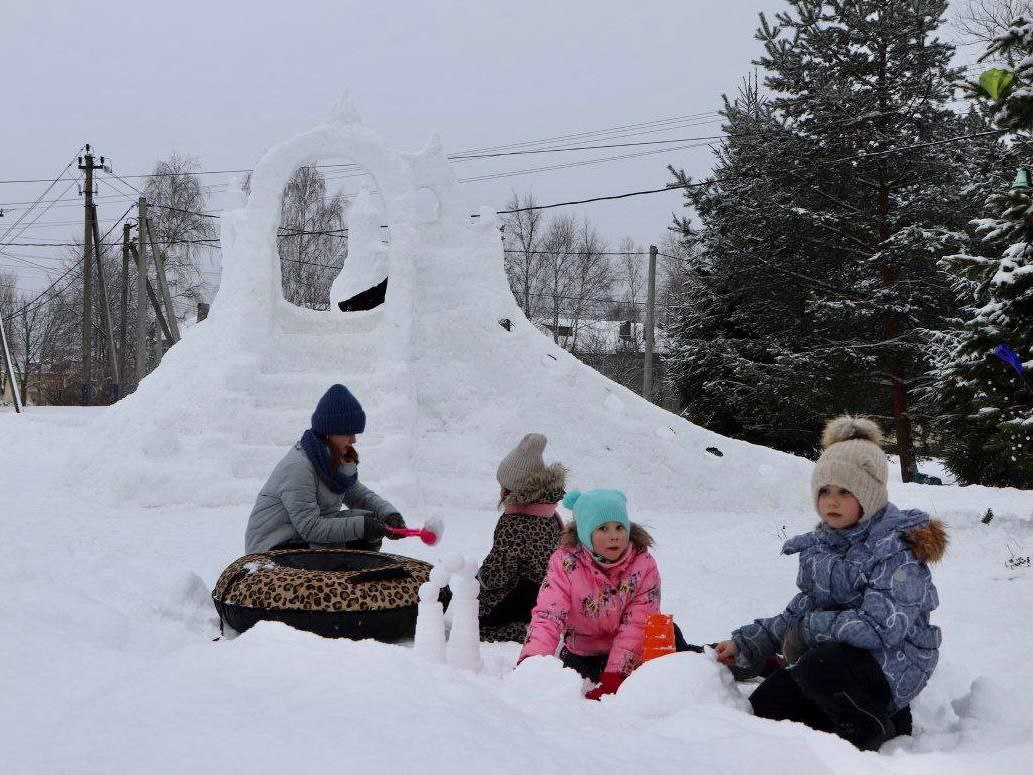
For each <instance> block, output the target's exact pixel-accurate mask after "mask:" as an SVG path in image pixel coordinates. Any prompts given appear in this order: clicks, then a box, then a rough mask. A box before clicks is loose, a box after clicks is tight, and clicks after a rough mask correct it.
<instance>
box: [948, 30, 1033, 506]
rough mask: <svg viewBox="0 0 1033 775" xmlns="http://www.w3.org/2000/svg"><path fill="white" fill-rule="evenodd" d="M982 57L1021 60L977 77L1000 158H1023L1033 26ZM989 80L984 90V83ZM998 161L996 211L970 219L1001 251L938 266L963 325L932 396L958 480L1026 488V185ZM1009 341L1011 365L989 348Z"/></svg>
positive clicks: (1032, 416)
mask: <svg viewBox="0 0 1033 775" xmlns="http://www.w3.org/2000/svg"><path fill="white" fill-rule="evenodd" d="M989 53H1002V54H1004V55H1005V56H1007V57H1009V59H1010V60H1011V61H1016V60H1017V61H1019V62H1020V64H1019V66H1018V67H1016V68H1015V69H1014V70H1000V71H998V72H997V74H996V75H997V76H998V77H1000V76H1001V74H1002V73H1003V74H1005V75H1009V74H1010V76H1011V77H1010V78H1008V77H1004V78H1003V88H1002V89H998V88H997V87H998V86H1001V85H1002V81H1001V80H998V82H997V84H995V83H994V82H993V76H992V77H991V78H990V79H988V78H986V77H984V78H983V79H981V80H982V82H983V84H984V86H983V87H982V88H981V89H979V90H978V91H977V94H979V96H981V97H982V98H983V99H985V100H987V101H988V103H989V108H990V110H991V111H992V114H993V116H994V123H995V124H996V125H997V126H999V127H1000V128H1001V129H1005V130H1008V131H1009V132H1011V133H1013V134H1014V137H1013V138H1012V140H1013V142H1012V143H1010V144H1009V145H1008V147H1007V154H1006V159H1007V160H1011V161H1012V164H1015V163H1016V162H1018V161H1020V160H1021V159H1027V160H1028V159H1029V158H1030V152H1031V151H1033V141H1031V138H1030V136H1029V133H1030V131H1031V130H1033V97H1031V94H1033V92H1031V87H1033V57H1030V54H1033V22H1030V21H1028V20H1025V19H1021V18H1020V19H1017V20H1016V21H1015V22H1013V24H1012V25H1011V27H1010V29H1009V31H1008V33H1007V35H1006V36H1005V37H1004V38H1003V39H1002V40H1000V41H999V42H998V43H997V44H995V45H994V46H993V47H992V48H991V52H989ZM987 86H989V88H987ZM1012 169H1013V168H1010V167H1009V166H1004V165H998V166H997V168H996V170H995V172H996V174H994V175H988V176H987V178H986V179H987V180H990V181H992V182H993V184H994V187H995V188H996V190H995V191H994V192H993V193H991V194H990V196H989V197H988V200H987V210H988V212H995V213H998V215H997V216H996V217H990V218H985V219H982V220H980V221H978V222H977V224H976V225H977V229H978V231H979V232H981V233H982V234H983V235H984V237H985V239H986V241H988V242H990V243H991V244H996V245H1004V246H1005V247H1004V249H1003V251H1002V252H1000V254H999V255H998V257H996V258H988V257H985V256H981V255H978V254H976V253H975V252H973V251H969V252H965V253H960V254H954V255H949V256H947V257H945V258H944V260H943V263H944V265H945V266H946V267H947V268H948V269H949V270H950V271H951V272H952V273H953V274H954V276H955V277H956V287H957V288H958V290H959V292H960V295H961V296H962V300H963V303H964V312H965V313H967V314H966V315H965V322H964V324H963V326H962V327H961V329H960V330H959V331H958V332H957V333H956V336H955V339H954V342H953V347H952V348H951V350H950V352H949V354H948V357H946V358H944V359H943V361H942V362H941V363H940V364H939V368H938V369H937V370H936V372H935V383H934V385H933V393H934V395H935V397H936V398H937V400H938V402H939V406H940V410H941V412H942V418H941V423H940V427H939V431H940V433H941V435H942V437H943V451H942V455H943V458H944V461H945V463H946V465H947V467H948V468H949V469H950V470H951V472H952V473H954V474H955V476H957V477H958V479H959V480H960V481H962V482H964V483H968V484H972V483H979V484H985V485H991V486H1012V487H1026V488H1029V487H1033V378H1031V377H1030V373H1029V372H1030V371H1031V370H1033V245H1031V243H1033V189H1031V188H1030V187H1029V185H1028V182H1027V185H1025V186H1021V185H1016V186H1014V187H1011V188H1007V187H1006V186H1007V184H1006V183H1004V182H1003V181H1002V175H1003V174H1007V173H1010V172H1012ZM1001 344H1006V345H1008V346H1009V347H1010V348H1011V349H1012V350H1013V351H1015V352H1016V353H1018V354H1019V358H1020V360H1021V361H1025V368H1024V369H1022V367H1021V365H1019V366H1018V368H1015V367H1012V366H1010V365H1009V364H1008V363H1006V362H1003V361H1002V360H999V359H998V358H997V357H995V356H994V354H993V353H994V350H995V349H996V348H997V347H998V346H999V345H1001Z"/></svg>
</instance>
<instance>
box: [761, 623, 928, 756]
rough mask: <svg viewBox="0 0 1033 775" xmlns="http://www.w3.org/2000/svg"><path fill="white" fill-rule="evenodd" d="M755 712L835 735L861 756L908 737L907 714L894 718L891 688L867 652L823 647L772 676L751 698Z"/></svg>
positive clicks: (907, 710) (832, 645)
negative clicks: (850, 744)
mask: <svg viewBox="0 0 1033 775" xmlns="http://www.w3.org/2000/svg"><path fill="white" fill-rule="evenodd" d="M750 704H751V705H753V712H754V713H755V714H756V715H758V716H760V717H762V718H769V719H775V720H777V721H783V720H787V721H799V722H801V723H803V724H806V725H807V726H809V727H811V728H812V729H817V730H820V731H822V732H834V733H835V734H837V735H839V736H840V737H842V738H843V739H845V740H848V741H849V742H851V743H853V744H854V745H855V746H857V747H858V748H860V749H861V750H867V751H875V750H878V748H879V746H880V745H882V744H883V743H884V742H886V741H887V740H890V739H892V738H894V737H896V736H897V735H910V734H911V709H910V707H905V708H903V709H902V710H900V711H897V712H894V710H893V707H892V694H891V692H890V687H889V684H888V683H887V682H886V678H885V676H884V675H883V673H882V669H881V668H880V667H879V663H878V662H876V661H875V657H873V656H872V655H871V652H869V651H866V650H864V649H859V648H855V647H853V646H849V645H847V644H845V643H835V642H829V643H823V644H822V645H820V646H816V647H815V648H812V649H810V650H809V651H807V652H805V653H804V655H803V656H802V657H800V660H799V661H798V662H797V663H796V664H795V665H793V666H792V667H788V668H784V669H782V670H779V671H777V672H775V673H773V674H772V675H771V676H769V677H768V678H767V679H765V681H764V682H763V683H762V684H761V685H760V686H758V687H757V689H756V691H754V692H753V694H752V695H751V696H750Z"/></svg>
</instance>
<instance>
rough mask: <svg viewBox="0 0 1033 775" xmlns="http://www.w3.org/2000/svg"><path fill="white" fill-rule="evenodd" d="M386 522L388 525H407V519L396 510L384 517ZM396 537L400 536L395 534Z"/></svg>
mask: <svg viewBox="0 0 1033 775" xmlns="http://www.w3.org/2000/svg"><path fill="white" fill-rule="evenodd" d="M384 524H385V525H387V526H388V527H405V520H404V519H402V515H401V514H398V513H397V512H396V513H394V514H388V515H387V516H386V517H384ZM389 537H390V536H389ZM394 538H398V536H394Z"/></svg>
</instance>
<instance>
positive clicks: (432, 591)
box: [413, 555, 481, 670]
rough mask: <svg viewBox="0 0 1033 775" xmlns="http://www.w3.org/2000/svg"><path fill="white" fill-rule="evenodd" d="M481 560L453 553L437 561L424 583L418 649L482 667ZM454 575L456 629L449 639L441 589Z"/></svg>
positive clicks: (460, 664)
mask: <svg viewBox="0 0 1033 775" xmlns="http://www.w3.org/2000/svg"><path fill="white" fill-rule="evenodd" d="M476 573H477V563H476V562H474V561H473V560H469V559H467V558H465V557H460V556H455V555H453V556H450V557H446V558H445V559H443V560H442V561H441V562H440V563H438V564H437V565H435V566H434V567H433V568H432V569H431V572H430V581H428V582H426V583H425V584H423V586H421V587H420V603H419V607H418V609H417V614H416V636H415V643H414V644H413V648H414V651H416V653H417V654H420V655H421V656H424V657H426V658H428V659H431V660H433V661H435V662H444V661H446V660H447V661H448V663H449V664H450V665H452V666H453V667H459V668H462V669H464V670H479V669H480V666H481V653H480V638H479V637H478V632H477V593H478V590H479V585H478V583H477V579H476V578H475V575H476ZM449 579H452V580H453V581H454V583H453V584H452V589H451V595H452V596H451V601H450V603H449V605H450V607H451V609H452V632H451V633H450V637H449V638H448V641H447V643H446V640H445V617H444V608H443V607H442V604H441V602H440V597H439V595H440V592H441V590H442V588H444V587H445V586H446V585H447V584H448V583H449Z"/></svg>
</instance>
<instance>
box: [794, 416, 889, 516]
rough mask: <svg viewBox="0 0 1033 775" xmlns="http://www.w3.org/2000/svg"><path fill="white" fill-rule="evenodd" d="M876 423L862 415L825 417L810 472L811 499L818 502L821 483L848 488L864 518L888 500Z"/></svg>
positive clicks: (885, 471) (884, 467)
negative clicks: (819, 448) (815, 459)
mask: <svg viewBox="0 0 1033 775" xmlns="http://www.w3.org/2000/svg"><path fill="white" fill-rule="evenodd" d="M881 442H882V432H881V431H880V430H879V426H878V425H876V424H875V423H874V422H872V421H871V420H869V419H867V418H864V417H851V416H850V415H844V416H842V417H836V418H835V419H833V420H829V422H828V424H827V425H826V426H825V432H824V433H823V434H822V436H821V445H822V446H823V447H824V448H825V451H824V452H822V453H821V457H819V458H818V462H817V463H815V464H814V472H813V473H812V474H811V499H812V500H811V502H812V503H814V506H815V508H817V505H818V492H819V491H820V490H821V488H822V487H826V486H828V485H835V486H836V487H842V488H843V489H844V490H849V491H850V492H851V493H852V494H853V496H854V497H855V498H857V501H858V502H859V503H860V504H861V509H862V510H863V514H862V515H861V519H867V518H868V517H870V516H872V515H873V514H875V513H876V512H877V511H879V509H881V508H882V507H883V506H885V505H886V504H887V503H888V502H889V493H888V492H887V490H886V478H887V476H888V475H889V466H888V465H887V463H886V454H885V453H884V452H883V451H882V447H881V446H880V443H881Z"/></svg>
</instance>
